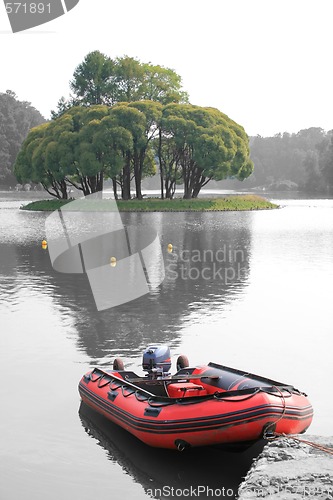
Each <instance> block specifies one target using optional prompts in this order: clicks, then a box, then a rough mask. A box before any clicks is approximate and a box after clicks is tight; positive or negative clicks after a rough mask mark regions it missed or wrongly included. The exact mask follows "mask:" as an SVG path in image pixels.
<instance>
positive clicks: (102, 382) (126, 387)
mask: <svg viewBox="0 0 333 500" xmlns="http://www.w3.org/2000/svg"><path fill="white" fill-rule="evenodd" d="M205 368H207V367H205ZM198 371H199V373H196V372H195V371H193V376H194V377H197V376H200V374H201V373H204V370H203V368H202V367H201V368H200V369H199V370H197V372H198ZM102 373H103V372H102ZM97 375H98V376H97ZM97 375H96V372H94V371H92V372H89V373H88V374H86V375H85V376H83V377H82V379H81V381H80V383H79V392H80V396H81V398H82V400H83V401H84V403H86V404H87V405H88V406H90V407H91V408H93V409H94V410H96V411H97V412H99V413H101V414H102V415H104V416H105V417H106V418H108V419H109V420H111V421H112V422H114V423H116V424H117V425H119V426H121V427H123V428H124V429H126V430H127V431H128V432H130V433H132V434H133V435H134V436H136V437H137V438H138V439H140V440H141V441H143V442H144V443H146V444H147V445H150V446H154V447H160V448H171V449H176V448H178V449H180V450H182V449H185V448H187V447H197V446H209V445H216V444H219V445H221V444H234V443H242V442H249V441H256V440H259V439H261V438H262V437H263V436H264V434H265V432H266V431H267V430H269V431H274V432H276V433H284V434H299V433H302V432H304V431H305V430H306V429H307V428H308V426H309V425H310V423H311V421H312V416H313V410H312V406H311V404H310V402H309V400H308V399H307V397H306V396H305V395H304V394H302V393H300V392H299V391H295V392H293V391H291V390H290V389H284V388H283V386H280V388H278V387H277V388H276V389H277V390H274V391H272V389H271V388H269V386H267V388H266V389H267V390H263V389H262V388H260V389H258V390H252V389H249V388H247V389H236V390H234V391H233V392H232V391H225V390H222V389H219V388H218V390H215V389H216V388H215V387H213V389H211V386H210V385H209V384H205V383H204V382H203V383H202V384H201V387H202V389H203V390H204V392H205V395H203V396H190V397H186V398H185V397H181V398H168V397H159V396H155V395H149V392H146V391H145V390H143V389H142V388H140V387H138V388H136V386H134V384H133V383H129V382H128V381H127V380H126V377H124V373H121V372H110V373H105V374H104V375H102V376H101V375H99V372H98V373H97ZM201 380H203V379H201ZM193 382H195V383H196V382H197V378H194V379H193ZM183 385H184V384H183ZM204 386H207V387H204ZM274 387H275V386H274ZM207 389H208V390H211V394H209V393H208V390H207ZM212 390H213V391H214V392H212ZM251 391H252V392H251Z"/></svg>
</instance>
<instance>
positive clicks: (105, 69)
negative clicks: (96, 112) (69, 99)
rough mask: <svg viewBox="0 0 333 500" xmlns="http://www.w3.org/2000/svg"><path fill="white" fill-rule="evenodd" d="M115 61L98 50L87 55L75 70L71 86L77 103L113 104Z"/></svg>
mask: <svg viewBox="0 0 333 500" xmlns="http://www.w3.org/2000/svg"><path fill="white" fill-rule="evenodd" d="M113 74H114V62H113V61H112V59H111V58H110V57H108V56H106V55H104V54H102V53H101V52H99V51H98V50H95V51H94V52H90V53H89V54H87V55H86V57H85V58H84V60H83V62H82V63H81V64H79V65H78V66H77V68H76V69H75V71H74V75H73V79H72V80H71V82H70V88H71V90H72V91H73V92H74V95H75V100H74V102H75V103H76V104H78V103H82V104H89V105H94V104H113V102H114V100H113V98H112V96H113V89H114V85H113Z"/></svg>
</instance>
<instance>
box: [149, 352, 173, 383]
mask: <svg viewBox="0 0 333 500" xmlns="http://www.w3.org/2000/svg"><path fill="white" fill-rule="evenodd" d="M142 368H143V369H144V370H145V371H147V372H148V377H150V378H158V377H165V376H167V375H169V370H170V368H171V356H170V348H169V346H167V345H150V346H148V347H147V349H146V350H145V351H144V353H143V358H142Z"/></svg>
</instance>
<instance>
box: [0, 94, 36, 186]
mask: <svg viewBox="0 0 333 500" xmlns="http://www.w3.org/2000/svg"><path fill="white" fill-rule="evenodd" d="M43 122H45V118H44V117H43V116H42V115H41V114H40V113H39V111H37V110H36V109H35V108H34V107H33V106H31V104H30V103H29V102H26V101H19V100H18V98H17V96H16V94H15V93H14V92H12V91H11V90H7V91H6V92H5V93H0V183H1V184H4V185H10V184H12V183H14V182H16V180H15V177H14V175H13V165H14V162H15V159H16V156H17V154H18V152H19V150H20V147H21V144H22V142H23V140H24V139H25V137H26V136H27V134H28V132H29V130H30V128H32V127H35V126H36V125H39V124H41V123H43Z"/></svg>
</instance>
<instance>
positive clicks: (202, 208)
mask: <svg viewBox="0 0 333 500" xmlns="http://www.w3.org/2000/svg"><path fill="white" fill-rule="evenodd" d="M71 201H73V200H56V199H55V200H40V201H33V202H32V203H29V204H27V205H25V206H23V207H21V209H22V210H32V211H48V212H50V211H53V210H57V209H59V208H61V207H62V206H63V205H65V204H66V203H70V202H71ZM92 203H94V204H95V202H92ZM100 203H101V204H102V208H103V210H107V204H108V200H107V199H103V200H102V201H101V202H99V204H100ZM117 206H118V209H119V211H120V212H206V211H208V212H215V211H216V212H217V211H230V210H269V209H272V208H278V205H275V204H274V203H271V202H270V201H268V200H266V199H265V198H262V197H261V196H257V195H252V194H245V195H233V196H226V197H223V198H211V199H208V198H207V199H206V198H194V199H190V200H184V199H183V198H176V199H173V200H161V199H159V198H147V199H143V200H138V199H133V200H127V201H125V200H119V201H118V202H117ZM94 209H95V207H94ZM99 209H101V206H99Z"/></svg>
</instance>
